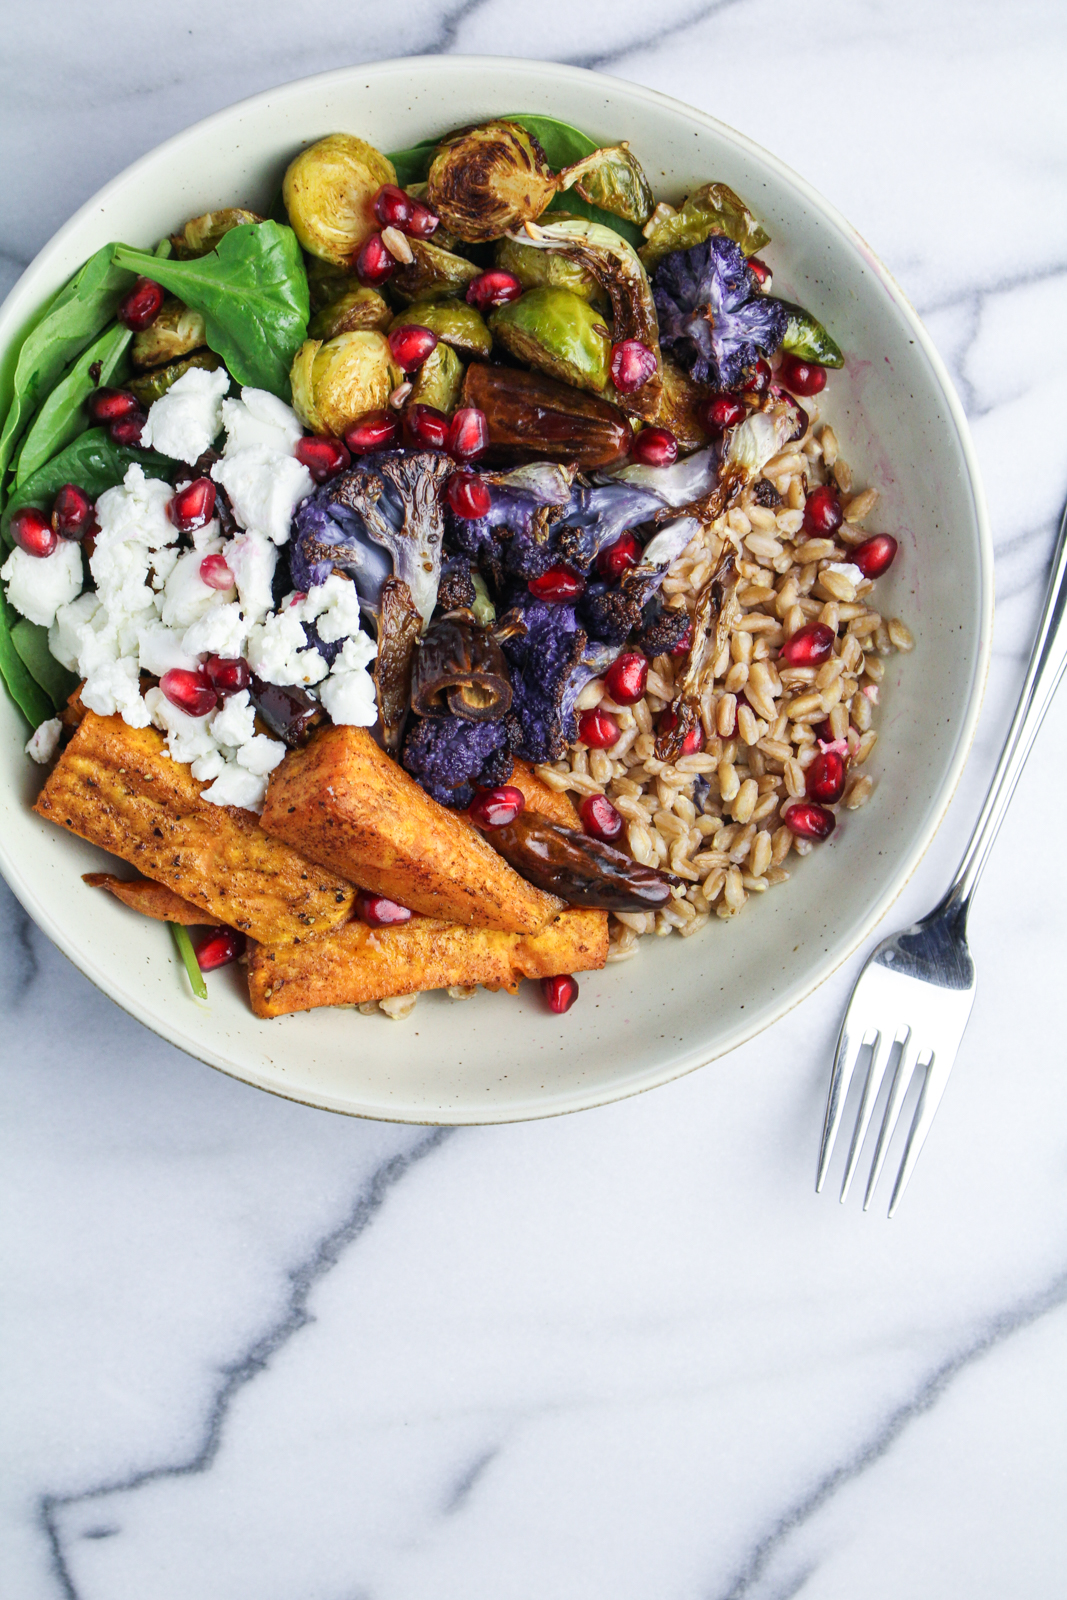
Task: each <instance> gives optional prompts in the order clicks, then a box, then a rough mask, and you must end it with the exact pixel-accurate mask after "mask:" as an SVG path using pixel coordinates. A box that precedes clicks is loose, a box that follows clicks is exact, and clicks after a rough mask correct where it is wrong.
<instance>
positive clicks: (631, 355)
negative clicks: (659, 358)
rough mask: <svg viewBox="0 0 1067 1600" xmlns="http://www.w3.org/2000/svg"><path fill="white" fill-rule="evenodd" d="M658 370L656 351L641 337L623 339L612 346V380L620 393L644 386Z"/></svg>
mask: <svg viewBox="0 0 1067 1600" xmlns="http://www.w3.org/2000/svg"><path fill="white" fill-rule="evenodd" d="M655 370H656V352H655V351H654V350H650V349H649V348H648V345H647V344H642V343H641V341H640V339H623V340H622V342H621V343H620V344H613V345H612V347H611V381H612V383H613V384H614V385H615V387H616V389H618V391H619V393H620V394H633V393H634V391H635V390H637V389H640V388H643V386H644V385H645V384H646V383H647V382H648V380H649V378H651V377H652V375H653V373H654V372H655Z"/></svg>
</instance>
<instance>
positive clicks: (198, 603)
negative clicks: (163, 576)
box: [161, 550, 231, 628]
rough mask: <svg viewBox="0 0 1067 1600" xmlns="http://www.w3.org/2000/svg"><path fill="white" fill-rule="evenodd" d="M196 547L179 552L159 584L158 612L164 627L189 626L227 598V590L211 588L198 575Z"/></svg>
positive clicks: (198, 563)
mask: <svg viewBox="0 0 1067 1600" xmlns="http://www.w3.org/2000/svg"><path fill="white" fill-rule="evenodd" d="M203 559H204V555H203V552H201V551H200V550H186V552H185V553H184V555H180V556H179V557H178V559H177V561H176V562H175V563H174V566H173V568H172V570H171V573H170V576H169V577H168V578H167V581H166V583H165V584H164V586H163V604H162V607H161V614H162V617H163V621H164V622H165V623H166V624H167V627H168V628H189V627H192V625H193V623H194V622H198V621H199V620H200V618H201V617H202V616H204V615H205V613H206V612H208V611H212V610H213V609H214V608H215V606H221V605H223V604H224V603H225V602H226V600H228V599H229V598H230V597H231V591H230V590H228V589H213V588H212V587H211V585H210V584H209V583H205V582H204V580H203V578H202V577H201V576H200V563H201V562H202V561H203Z"/></svg>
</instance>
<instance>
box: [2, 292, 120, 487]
mask: <svg viewBox="0 0 1067 1600" xmlns="http://www.w3.org/2000/svg"><path fill="white" fill-rule="evenodd" d="M132 338H133V333H132V331H131V330H130V329H129V328H124V327H123V326H122V323H121V322H116V323H114V324H113V325H112V326H111V327H110V328H108V329H106V331H105V332H104V333H102V334H101V335H100V337H99V339H95V340H94V341H93V343H92V344H91V345H90V346H89V348H88V349H87V350H83V351H82V353H81V355H80V356H79V357H78V359H77V361H76V362H75V363H74V365H73V366H72V367H71V369H70V371H69V372H68V373H67V374H66V376H65V377H64V378H62V379H61V380H60V382H59V383H57V384H56V386H55V388H54V389H53V390H52V393H51V394H50V395H49V396H48V398H47V400H46V401H45V402H44V404H43V405H42V406H41V409H40V410H39V411H38V413H37V415H36V416H35V417H34V419H33V422H32V423H31V425H30V428H29V430H28V432H27V434H26V436H25V438H24V439H23V441H22V448H21V450H20V451H19V455H18V460H17V461H16V463H15V485H16V488H21V486H22V485H23V484H24V483H25V482H26V479H27V478H29V477H30V476H32V474H33V473H35V472H36V471H37V470H38V468H40V467H43V466H44V464H45V462H46V461H47V460H48V459H49V457H50V456H53V455H55V453H56V452H57V450H62V449H63V446H64V445H67V444H69V443H70V441H71V440H72V439H76V438H77V436H78V434H79V433H82V432H83V431H84V430H85V428H86V427H88V423H89V415H88V412H87V411H86V410H85V402H86V400H87V399H88V398H89V396H90V395H91V394H92V393H93V391H94V389H96V388H97V387H98V385H107V384H110V383H111V381H112V379H113V378H114V377H115V376H116V374H117V373H118V372H119V371H120V369H121V367H122V363H123V358H124V357H125V354H126V348H127V346H128V345H129V342H130V340H131V339H132ZM97 364H99V371H98V372H97V373H96V374H95V376H94V374H93V373H92V372H91V371H90V369H91V368H93V367H96V366H97Z"/></svg>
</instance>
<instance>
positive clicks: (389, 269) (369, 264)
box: [356, 233, 396, 289]
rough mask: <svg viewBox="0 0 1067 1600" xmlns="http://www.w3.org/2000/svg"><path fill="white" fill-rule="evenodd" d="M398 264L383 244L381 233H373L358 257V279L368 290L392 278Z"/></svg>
mask: <svg viewBox="0 0 1067 1600" xmlns="http://www.w3.org/2000/svg"><path fill="white" fill-rule="evenodd" d="M395 266H396V262H395V261H394V260H393V258H392V256H391V255H390V254H389V252H388V250H387V249H386V248H385V245H384V244H383V243H382V236H381V234H380V233H372V234H371V236H370V238H369V239H368V240H367V242H366V244H365V245H364V246H363V249H362V250H361V251H360V252H359V255H358V256H357V257H356V277H357V278H358V279H359V281H360V283H362V284H363V285H364V286H365V287H366V288H368V289H373V288H374V286H375V285H376V284H379V283H384V282H385V280H386V278H391V277H392V275H393V268H394V267H395Z"/></svg>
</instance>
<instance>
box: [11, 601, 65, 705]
mask: <svg viewBox="0 0 1067 1600" xmlns="http://www.w3.org/2000/svg"><path fill="white" fill-rule="evenodd" d="M18 624H19V616H18V613H17V612H16V611H15V610H14V609H13V607H11V606H9V605H8V603H7V601H6V599H5V598H4V592H3V588H2V587H0V677H2V678H3V680H4V683H5V684H6V685H7V691H8V693H9V694H10V696H11V698H12V700H14V702H15V704H16V705H17V706H18V708H19V710H20V711H21V712H22V715H23V716H24V717H25V718H26V721H27V722H28V723H29V725H30V727H31V728H36V727H39V726H40V724H41V723H42V722H47V720H48V718H49V717H51V716H53V715H54V714H55V706H54V705H53V703H52V700H51V697H50V696H49V695H47V694H46V693H45V691H44V690H43V689H42V688H41V686H40V684H38V683H37V682H36V681H35V679H34V678H33V675H32V674H31V673H30V671H29V670H28V668H27V666H26V663H25V662H24V661H23V659H22V657H21V656H20V655H19V653H18V650H17V649H16V647H15V641H14V638H13V632H14V629H15V628H17V627H18Z"/></svg>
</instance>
